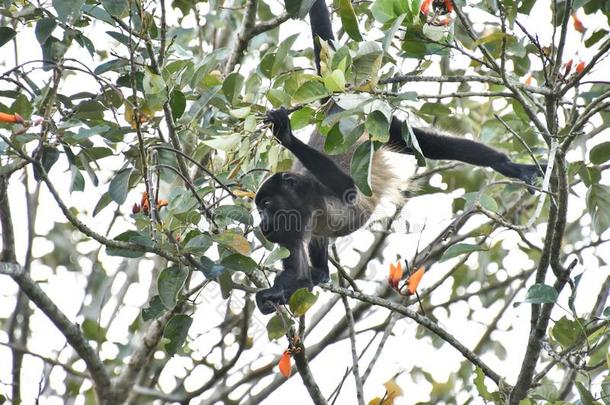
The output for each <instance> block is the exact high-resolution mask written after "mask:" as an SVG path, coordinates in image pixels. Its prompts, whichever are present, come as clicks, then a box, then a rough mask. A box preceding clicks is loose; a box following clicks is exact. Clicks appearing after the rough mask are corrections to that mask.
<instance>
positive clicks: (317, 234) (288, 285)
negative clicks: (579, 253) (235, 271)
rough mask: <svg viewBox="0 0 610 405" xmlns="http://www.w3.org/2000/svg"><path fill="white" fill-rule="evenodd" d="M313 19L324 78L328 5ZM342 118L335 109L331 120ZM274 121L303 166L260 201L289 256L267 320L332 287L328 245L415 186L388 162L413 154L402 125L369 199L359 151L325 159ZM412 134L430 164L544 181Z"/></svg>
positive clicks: (485, 150)
mask: <svg viewBox="0 0 610 405" xmlns="http://www.w3.org/2000/svg"><path fill="white" fill-rule="evenodd" d="M309 18H310V22H311V31H312V35H313V37H314V55H315V61H316V67H317V69H318V74H320V45H319V42H318V41H317V40H316V37H317V38H319V39H320V40H324V41H330V40H333V39H334V36H333V32H332V25H331V20H330V15H329V11H328V8H327V6H326V2H325V0H317V1H316V2H315V3H314V4H313V6H312V7H311V9H310V11H309ZM340 111H341V108H340V107H339V106H338V105H336V104H334V103H333V104H332V106H331V107H330V108H329V110H328V114H335V113H337V112H340ZM267 119H268V121H270V122H271V123H272V128H273V135H274V136H275V137H276V138H277V139H278V140H279V141H280V142H281V144H282V145H283V146H284V147H286V148H287V149H288V150H290V151H291V152H292V153H293V154H294V156H295V157H296V158H297V159H298V162H296V163H295V165H294V167H293V170H292V171H290V172H283V173H276V174H274V175H272V176H271V177H270V178H269V179H267V180H266V181H265V182H264V183H263V185H262V186H261V187H260V189H259V190H258V193H257V194H256V198H255V203H256V206H257V209H258V211H259V212H260V216H261V223H260V228H261V231H262V233H263V234H264V235H265V237H266V238H267V239H268V240H269V241H271V242H274V243H277V244H279V245H280V246H284V247H286V248H287V249H288V250H289V251H290V256H289V257H288V258H286V259H284V261H283V268H284V270H283V271H282V272H280V273H279V274H278V275H277V277H276V278H275V280H274V283H273V287H271V288H267V289H265V290H261V291H259V292H258V293H257V294H256V303H257V305H258V307H259V309H260V311H261V312H262V313H264V314H268V313H271V312H273V311H275V309H276V307H277V305H281V304H285V303H286V302H287V300H288V299H289V298H290V296H291V295H292V293H294V292H295V291H296V290H297V289H299V288H303V287H307V288H311V287H313V286H314V285H317V284H319V283H321V282H325V281H327V280H328V279H329V270H328V239H329V238H332V237H337V236H344V235H348V234H350V233H352V232H354V231H355V230H357V229H358V228H360V227H361V226H363V225H364V223H365V222H366V221H367V220H368V219H369V217H370V216H371V214H372V212H373V210H374V209H375V207H376V206H377V204H378V203H379V201H380V199H381V198H384V197H390V198H391V197H392V196H394V195H396V194H399V193H398V191H399V190H400V188H401V186H404V185H405V184H406V182H407V180H408V179H405V178H402V176H401V175H400V173H397V172H396V171H395V170H392V168H391V167H390V166H389V164H388V161H387V158H388V156H389V155H390V154H392V153H403V154H413V150H412V149H411V147H410V146H409V145H407V143H406V142H405V141H404V139H403V137H402V135H401V131H402V124H403V123H402V122H401V121H400V120H398V119H397V118H395V117H394V118H392V122H391V125H390V137H389V138H390V139H389V141H388V142H387V144H385V145H384V146H383V147H381V148H380V149H379V150H377V151H376V152H375V154H374V157H373V162H372V168H371V174H372V178H371V189H372V191H373V194H372V196H370V197H368V196H365V195H364V194H362V193H361V192H360V191H359V190H358V189H357V187H356V185H355V183H354V180H353V179H352V177H351V176H350V174H349V173H350V170H349V158H350V157H351V153H352V152H353V150H354V149H355V147H356V146H357V145H354V147H353V148H352V150H351V151H348V152H347V153H345V154H343V155H337V156H332V157H329V156H327V155H325V154H324V153H322V152H321V150H322V148H323V144H324V138H323V137H322V136H321V135H320V134H319V133H318V132H316V133H314V134H312V137H311V139H310V141H309V143H308V144H305V143H304V142H302V141H300V140H299V139H297V138H296V137H295V136H294V135H293V133H292V130H291V128H290V120H289V117H288V112H287V110H286V109H285V108H283V107H282V108H280V109H278V110H273V111H269V112H268V115H267ZM413 132H414V135H415V137H416V138H417V142H418V143H419V146H420V148H421V151H422V153H423V155H424V156H425V157H426V158H429V159H446V160H458V161H461V162H465V163H470V164H473V165H477V166H485V167H490V168H492V169H494V170H496V171H497V172H499V173H501V174H503V175H505V176H507V177H513V178H517V179H521V180H523V181H525V182H526V183H532V182H533V181H534V179H535V177H536V176H537V175H538V169H537V168H536V166H535V165H525V164H518V163H513V162H512V161H511V160H510V159H509V158H508V156H507V155H505V154H504V153H502V152H499V151H497V150H494V149H492V148H490V147H488V146H485V145H483V144H481V143H478V142H474V141H471V140H467V139H462V138H456V137H450V136H444V135H440V134H438V133H436V132H435V130H434V129H424V128H413Z"/></svg>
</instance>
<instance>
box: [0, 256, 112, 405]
mask: <svg viewBox="0 0 610 405" xmlns="http://www.w3.org/2000/svg"><path fill="white" fill-rule="evenodd" d="M0 274H4V275H7V276H10V277H11V278H12V279H13V280H14V281H15V282H16V283H17V284H18V285H19V288H20V289H21V291H23V292H24V293H25V294H26V295H27V296H28V298H29V299H30V300H31V301H32V302H33V303H34V304H36V306H38V308H40V310H41V311H42V312H43V313H44V314H45V315H46V316H47V318H49V320H50V321H51V322H53V324H54V325H55V326H56V327H57V329H58V330H59V331H60V332H61V333H62V335H64V337H65V338H66V340H67V341H68V343H69V344H70V346H72V347H73V348H74V350H75V351H76V352H77V353H78V355H79V356H80V358H81V359H83V361H84V362H85V364H86V365H87V371H88V372H89V374H90V375H91V378H92V379H93V381H94V383H95V391H96V393H97V396H98V400H99V401H100V403H102V404H108V405H111V404H115V402H112V400H111V398H112V396H111V393H112V383H111V381H110V377H109V375H108V373H107V372H106V369H105V367H104V364H103V363H102V361H101V360H100V358H99V357H98V356H97V354H96V352H95V350H94V349H93V348H92V347H91V346H90V345H89V342H87V340H86V339H85V337H84V335H83V333H82V331H81V330H80V327H79V326H78V325H77V324H75V323H72V321H71V320H70V319H68V317H67V316H66V315H64V313H63V312H61V310H60V309H59V308H58V307H57V305H55V303H54V302H53V301H52V300H51V299H50V298H49V296H48V295H47V294H46V293H45V292H44V291H43V290H42V289H41V288H40V287H39V286H38V284H36V282H34V280H32V279H31V278H30V276H28V275H27V274H26V273H25V272H24V271H23V269H22V268H21V266H19V265H18V264H16V263H6V262H1V263H0Z"/></svg>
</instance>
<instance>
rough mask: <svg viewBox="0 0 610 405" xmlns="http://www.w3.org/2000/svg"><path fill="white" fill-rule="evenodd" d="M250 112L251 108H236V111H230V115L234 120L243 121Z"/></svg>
mask: <svg viewBox="0 0 610 405" xmlns="http://www.w3.org/2000/svg"><path fill="white" fill-rule="evenodd" d="M250 110H251V107H242V108H236V109H234V110H229V114H230V115H231V117H233V118H237V119H239V120H243V119H245V118H246V117H247V116H248V115H249V114H250Z"/></svg>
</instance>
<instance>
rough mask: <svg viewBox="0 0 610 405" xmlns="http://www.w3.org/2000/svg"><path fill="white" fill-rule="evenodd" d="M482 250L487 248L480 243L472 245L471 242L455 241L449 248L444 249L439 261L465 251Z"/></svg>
mask: <svg viewBox="0 0 610 405" xmlns="http://www.w3.org/2000/svg"><path fill="white" fill-rule="evenodd" d="M483 250H487V249H486V248H485V247H484V246H481V245H473V244H471V243H456V244H455V245H451V246H449V248H448V249H447V250H445V253H443V256H442V257H441V258H440V260H439V262H444V261H446V260H449V259H452V258H454V257H457V256H460V255H463V254H465V253H472V252H479V251H483Z"/></svg>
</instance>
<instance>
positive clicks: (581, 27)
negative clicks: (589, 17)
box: [572, 13, 587, 34]
mask: <svg viewBox="0 0 610 405" xmlns="http://www.w3.org/2000/svg"><path fill="white" fill-rule="evenodd" d="M572 18H573V19H574V29H575V30H576V31H578V32H580V33H581V34H584V33H585V31H586V30H587V29H586V28H585V25H584V24H583V23H582V21H580V19H579V18H578V16H577V15H576V13H574V14H572Z"/></svg>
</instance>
